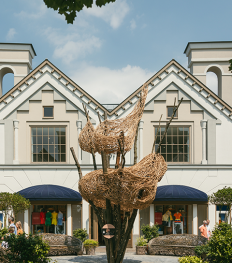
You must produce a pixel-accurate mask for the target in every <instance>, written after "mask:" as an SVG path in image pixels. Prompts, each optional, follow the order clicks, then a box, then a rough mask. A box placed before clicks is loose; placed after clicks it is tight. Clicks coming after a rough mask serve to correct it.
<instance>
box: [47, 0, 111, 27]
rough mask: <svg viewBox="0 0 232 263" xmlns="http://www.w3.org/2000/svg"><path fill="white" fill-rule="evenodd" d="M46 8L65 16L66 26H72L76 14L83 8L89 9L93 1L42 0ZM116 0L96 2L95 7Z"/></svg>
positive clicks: (98, 0)
mask: <svg viewBox="0 0 232 263" xmlns="http://www.w3.org/2000/svg"><path fill="white" fill-rule="evenodd" d="M43 1H44V3H45V5H46V6H47V7H48V8H53V9H54V10H58V13H59V14H61V15H64V16H65V19H66V20H67V23H68V24H73V21H74V20H75V17H76V16H77V12H80V11H81V10H82V9H83V8H84V6H85V7H87V8H91V7H92V5H93V0H43ZM115 1H116V0H96V6H99V7H101V6H103V5H105V4H107V3H110V2H115Z"/></svg>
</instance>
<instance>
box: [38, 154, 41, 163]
mask: <svg viewBox="0 0 232 263" xmlns="http://www.w3.org/2000/svg"><path fill="white" fill-rule="evenodd" d="M38 162H42V153H40V154H38Z"/></svg>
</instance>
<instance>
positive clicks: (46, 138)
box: [43, 136, 48, 144]
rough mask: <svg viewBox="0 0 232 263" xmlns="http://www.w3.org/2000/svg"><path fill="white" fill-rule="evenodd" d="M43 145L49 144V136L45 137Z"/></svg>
mask: <svg viewBox="0 0 232 263" xmlns="http://www.w3.org/2000/svg"><path fill="white" fill-rule="evenodd" d="M43 144H48V136H43Z"/></svg>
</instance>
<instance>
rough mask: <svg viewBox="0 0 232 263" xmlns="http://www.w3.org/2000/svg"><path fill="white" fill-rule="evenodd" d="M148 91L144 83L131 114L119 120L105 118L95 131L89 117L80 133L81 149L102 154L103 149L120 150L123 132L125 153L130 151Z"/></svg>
mask: <svg viewBox="0 0 232 263" xmlns="http://www.w3.org/2000/svg"><path fill="white" fill-rule="evenodd" d="M147 93H148V88H147V87H145V85H143V88H142V91H141V94H140V99H139V100H138V102H137V104H136V105H135V107H134V109H133V111H132V112H131V113H130V114H128V115H127V116H126V117H124V118H121V119H117V120H105V121H103V122H102V123H100V124H99V125H98V126H97V128H96V130H95V131H94V127H93V125H92V123H91V122H90V120H89V119H88V121H87V124H86V125H85V127H84V128H83V130H82V131H81V133H80V135H79V145H80V147H81V149H82V150H83V151H87V152H89V153H92V149H93V150H94V152H98V153H100V154H101V152H102V151H104V152H105V153H106V154H111V153H116V152H120V149H119V144H118V140H119V138H120V134H121V133H122V132H123V134H124V151H125V153H126V152H129V151H130V150H131V148H132V146H133V143H134V138H135V134H136V130H137V127H138V123H139V121H140V119H141V118H142V115H143V110H144V106H145V101H146V98H147Z"/></svg>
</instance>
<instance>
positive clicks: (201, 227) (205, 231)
mask: <svg viewBox="0 0 232 263" xmlns="http://www.w3.org/2000/svg"><path fill="white" fill-rule="evenodd" d="M200 231H201V236H202V237H205V238H207V239H208V236H207V222H206V220H204V221H203V225H202V226H200Z"/></svg>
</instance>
